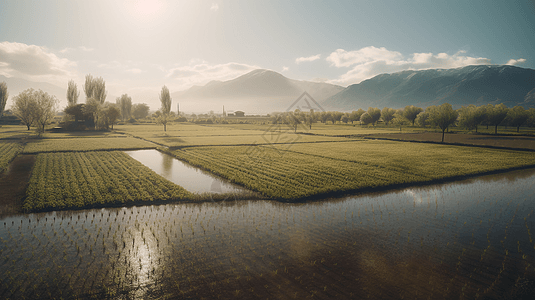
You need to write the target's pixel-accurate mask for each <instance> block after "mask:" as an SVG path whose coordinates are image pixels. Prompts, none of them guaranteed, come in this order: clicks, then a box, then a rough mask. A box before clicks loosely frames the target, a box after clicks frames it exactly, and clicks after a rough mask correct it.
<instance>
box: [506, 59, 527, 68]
mask: <svg viewBox="0 0 535 300" xmlns="http://www.w3.org/2000/svg"><path fill="white" fill-rule="evenodd" d="M525 62H526V59H524V58H519V59H512V58H511V59H510V60H509V61H508V62H507V63H506V65H509V66H514V65H518V64H521V63H525Z"/></svg>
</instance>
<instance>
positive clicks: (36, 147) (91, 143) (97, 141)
mask: <svg viewBox="0 0 535 300" xmlns="http://www.w3.org/2000/svg"><path fill="white" fill-rule="evenodd" d="M143 148H154V144H152V143H150V142H147V141H143V140H140V139H136V138H132V137H110V138H75V139H41V140H36V141H33V142H30V143H28V144H27V145H26V147H25V148H24V153H40V152H58V151H95V150H127V149H143Z"/></svg>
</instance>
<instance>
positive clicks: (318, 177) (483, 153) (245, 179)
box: [172, 140, 535, 199]
mask: <svg viewBox="0 0 535 300" xmlns="http://www.w3.org/2000/svg"><path fill="white" fill-rule="evenodd" d="M172 154H173V155H175V156H177V157H178V158H179V159H183V160H185V161H187V162H189V163H191V164H193V165H196V166H199V167H201V168H204V169H207V170H209V171H211V172H214V173H215V174H218V175H220V176H222V177H224V178H227V179H229V180H230V181H232V182H234V183H238V184H241V185H243V186H245V187H247V188H249V189H252V190H254V191H258V192H261V193H263V194H264V195H266V196H268V197H274V198H284V199H298V198H303V197H309V196H313V195H318V194H327V193H343V192H350V191H355V190H358V189H378V188H383V187H386V186H390V185H400V184H409V183H421V182H429V181H432V180H438V179H444V178H451V177H454V176H464V175H471V174H477V173H481V172H488V171H494V170H500V169H508V168H514V167H522V166H526V165H534V164H535V156H533V154H532V153H528V152H518V151H516V152H515V151H505V150H494V149H492V150H491V149H479V148H478V149H475V148H463V147H458V146H445V145H430V144H410V143H402V142H391V141H366V140H364V141H363V140H361V141H352V142H343V143H342V142H340V143H314V144H283V145H270V146H255V147H250V146H235V147H197V148H185V149H181V150H175V151H173V152H172Z"/></svg>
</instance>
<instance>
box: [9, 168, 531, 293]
mask: <svg viewBox="0 0 535 300" xmlns="http://www.w3.org/2000/svg"><path fill="white" fill-rule="evenodd" d="M534 183H535V171H534V170H524V171H515V172H509V173H504V174H497V175H490V176H482V177H478V178H473V179H470V180H464V181H459V182H452V183H447V184H438V185H430V186H422V187H413V188H406V189H399V190H395V191H389V192H382V193H373V194H366V195H358V196H351V197H346V198H338V199H325V200H324V201H318V202H313V203H305V204H287V203H280V202H275V201H266V200H260V201H258V200H255V201H252V200H251V201H248V200H242V201H226V202H223V203H211V202H208V203H199V204H195V203H187V204H179V203H173V204H168V205H160V206H142V207H128V208H106V209H92V210H80V211H62V212H49V213H36V214H30V215H25V216H11V217H4V218H1V219H0V258H1V259H0V283H1V286H0V298H13V299H22V298H23V297H25V298H29V299H39V298H60V297H63V298H97V299H102V298H111V299H115V298H117V299H124V298H132V299H134V298H144V299H147V298H164V297H170V298H182V299H184V298H186V299H189V298H192V299H201V298H207V299H213V298H220V299H234V298H241V299H266V298H273V299H293V298H295V299H305V298H317V297H319V298H322V299H327V298H333V299H401V298H405V299H460V298H466V299H477V298H481V299H531V297H532V295H533V291H534V290H535V268H534V266H535V259H534V258H535V243H534V237H533V234H534V233H533V231H534V230H535V216H534V209H535V186H534Z"/></svg>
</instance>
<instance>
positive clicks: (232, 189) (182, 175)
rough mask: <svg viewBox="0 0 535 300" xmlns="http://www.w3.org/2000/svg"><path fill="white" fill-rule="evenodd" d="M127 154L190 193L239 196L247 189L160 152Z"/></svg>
mask: <svg viewBox="0 0 535 300" xmlns="http://www.w3.org/2000/svg"><path fill="white" fill-rule="evenodd" d="M125 153H126V154H128V155H130V156H131V157H132V158H134V159H136V160H138V161H139V162H141V163H142V164H144V165H145V166H147V167H149V168H150V169H151V170H153V171H154V172H156V173H158V174H159V175H161V176H162V177H164V178H165V179H167V180H169V181H171V182H173V183H175V184H177V185H180V186H182V187H183V188H185V189H186V190H188V191H190V192H194V193H235V194H239V193H242V192H245V191H246V189H244V188H242V187H240V186H238V185H235V184H232V183H230V182H228V181H226V180H224V179H222V178H220V177H217V176H214V175H213V174H211V173H209V172H205V171H203V170H200V169H199V168H195V167H193V166H190V165H188V164H186V163H184V162H182V161H180V160H178V159H176V158H174V157H172V156H170V155H169V154H165V153H162V152H160V151H158V150H153V149H151V150H137V151H126V152H125Z"/></svg>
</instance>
